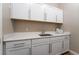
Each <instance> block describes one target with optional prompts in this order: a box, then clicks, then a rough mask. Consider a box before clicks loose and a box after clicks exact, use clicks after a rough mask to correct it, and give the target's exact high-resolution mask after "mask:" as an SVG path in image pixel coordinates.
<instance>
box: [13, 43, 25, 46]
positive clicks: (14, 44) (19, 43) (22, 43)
mask: <svg viewBox="0 0 79 59" xmlns="http://www.w3.org/2000/svg"><path fill="white" fill-rule="evenodd" d="M18 45H24V43H18V44H14V46H18Z"/></svg>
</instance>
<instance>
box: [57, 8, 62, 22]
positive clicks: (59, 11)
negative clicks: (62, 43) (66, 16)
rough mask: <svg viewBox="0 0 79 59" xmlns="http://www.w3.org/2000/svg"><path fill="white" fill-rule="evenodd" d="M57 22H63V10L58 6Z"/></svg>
mask: <svg viewBox="0 0 79 59" xmlns="http://www.w3.org/2000/svg"><path fill="white" fill-rule="evenodd" d="M57 23H63V10H61V9H58V8H57Z"/></svg>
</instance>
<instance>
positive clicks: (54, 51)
mask: <svg viewBox="0 0 79 59" xmlns="http://www.w3.org/2000/svg"><path fill="white" fill-rule="evenodd" d="M61 52H62V41H59V42H56V43H54V44H52V53H51V54H53V55H55V54H60V53H61Z"/></svg>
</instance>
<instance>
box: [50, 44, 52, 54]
mask: <svg viewBox="0 0 79 59" xmlns="http://www.w3.org/2000/svg"><path fill="white" fill-rule="evenodd" d="M49 53H52V44H49Z"/></svg>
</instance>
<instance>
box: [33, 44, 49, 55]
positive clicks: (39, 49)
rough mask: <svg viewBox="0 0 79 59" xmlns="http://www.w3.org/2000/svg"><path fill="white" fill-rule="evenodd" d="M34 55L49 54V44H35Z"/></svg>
mask: <svg viewBox="0 0 79 59" xmlns="http://www.w3.org/2000/svg"><path fill="white" fill-rule="evenodd" d="M32 55H49V45H39V46H33V47H32Z"/></svg>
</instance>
